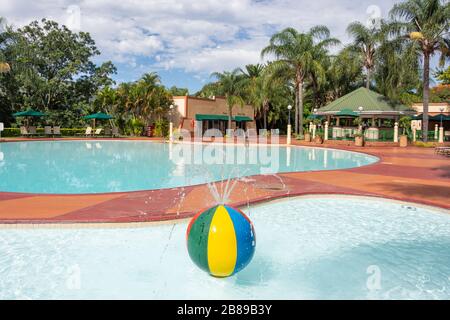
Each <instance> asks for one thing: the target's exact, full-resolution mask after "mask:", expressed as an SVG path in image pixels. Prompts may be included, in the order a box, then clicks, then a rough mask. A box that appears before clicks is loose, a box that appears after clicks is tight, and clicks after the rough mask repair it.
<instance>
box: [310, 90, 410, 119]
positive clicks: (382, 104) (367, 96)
mask: <svg viewBox="0 0 450 320" xmlns="http://www.w3.org/2000/svg"><path fill="white" fill-rule="evenodd" d="M360 107H363V108H364V109H363V111H362V112H363V113H365V114H367V113H370V112H393V113H396V112H404V111H411V112H413V110H412V109H411V108H409V107H407V106H405V105H402V104H395V103H393V102H392V101H390V100H389V99H388V98H386V97H385V96H383V95H381V94H379V93H377V92H375V91H372V90H369V89H367V88H359V89H356V90H355V91H353V92H350V93H349V94H346V95H345V96H343V97H341V98H339V99H337V100H335V101H333V102H332V103H330V104H328V105H327V106H325V107H323V108H320V109H319V110H318V112H319V113H330V114H334V113H337V112H340V111H343V110H346V111H348V110H350V111H353V112H360V110H359V108H360Z"/></svg>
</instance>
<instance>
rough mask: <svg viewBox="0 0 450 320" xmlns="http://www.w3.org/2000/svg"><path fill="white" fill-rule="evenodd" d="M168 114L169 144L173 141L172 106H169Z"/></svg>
mask: <svg viewBox="0 0 450 320" xmlns="http://www.w3.org/2000/svg"><path fill="white" fill-rule="evenodd" d="M169 108H170V112H169V116H170V123H169V140H170V142H172V141H173V122H172V116H173V108H174V106H173V104H171V105H170V107H169Z"/></svg>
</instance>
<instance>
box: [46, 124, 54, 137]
mask: <svg viewBox="0 0 450 320" xmlns="http://www.w3.org/2000/svg"><path fill="white" fill-rule="evenodd" d="M44 134H45V135H46V136H52V135H53V132H52V127H50V126H45V127H44Z"/></svg>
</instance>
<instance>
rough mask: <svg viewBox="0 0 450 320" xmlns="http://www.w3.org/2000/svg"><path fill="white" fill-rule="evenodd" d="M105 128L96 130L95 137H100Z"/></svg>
mask: <svg viewBox="0 0 450 320" xmlns="http://www.w3.org/2000/svg"><path fill="white" fill-rule="evenodd" d="M102 131H103V129H102V128H98V129H96V130H95V132H94V137H99V136H100V134H101V133H102Z"/></svg>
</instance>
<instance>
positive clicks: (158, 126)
mask: <svg viewBox="0 0 450 320" xmlns="http://www.w3.org/2000/svg"><path fill="white" fill-rule="evenodd" d="M168 136H169V122H167V120H165V119H161V120H156V122H155V137H168Z"/></svg>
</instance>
